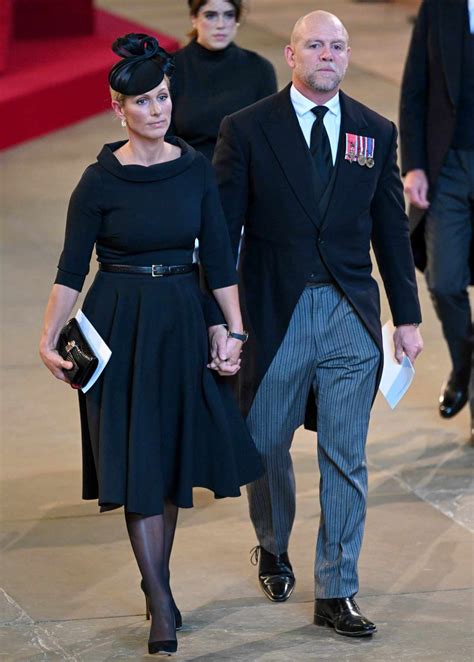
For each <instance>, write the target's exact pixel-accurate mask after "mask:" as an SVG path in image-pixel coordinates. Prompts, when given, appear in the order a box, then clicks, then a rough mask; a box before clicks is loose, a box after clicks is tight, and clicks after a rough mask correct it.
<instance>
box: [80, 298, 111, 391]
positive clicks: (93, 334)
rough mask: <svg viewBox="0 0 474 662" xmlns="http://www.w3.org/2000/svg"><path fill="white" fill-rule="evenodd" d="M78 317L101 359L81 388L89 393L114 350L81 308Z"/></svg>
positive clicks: (94, 350) (93, 348)
mask: <svg viewBox="0 0 474 662" xmlns="http://www.w3.org/2000/svg"><path fill="white" fill-rule="evenodd" d="M76 319H77V323H78V324H79V326H80V328H81V331H82V333H83V334H84V336H85V338H86V340H87V342H88V343H89V345H90V347H91V349H92V351H93V352H94V354H95V355H96V356H97V358H98V360H99V365H98V366H97V368H96V370H95V372H94V374H93V375H92V377H91V378H90V379H89V381H88V382H87V384H86V385H85V386H84V387H83V388H81V391H82V392H83V393H87V391H88V390H89V389H90V388H91V387H92V386H94V384H95V383H96V381H97V380H98V379H99V377H100V375H101V374H102V370H103V369H104V368H105V366H106V365H107V362H108V360H109V359H110V357H111V356H112V351H111V349H110V348H109V346H108V345H107V344H106V343H105V341H104V340H103V339H102V338H101V336H100V335H99V333H98V332H97V331H96V329H94V327H93V326H92V324H91V323H90V322H89V320H88V319H87V317H86V316H85V315H84V313H83V312H82V310H81V309H80V308H79V310H78V311H77V313H76Z"/></svg>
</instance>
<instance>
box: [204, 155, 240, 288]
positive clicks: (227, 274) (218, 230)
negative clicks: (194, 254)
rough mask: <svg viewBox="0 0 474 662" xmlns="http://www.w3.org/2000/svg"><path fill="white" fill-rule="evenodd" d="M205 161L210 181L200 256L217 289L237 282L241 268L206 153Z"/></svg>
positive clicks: (207, 180) (212, 285)
mask: <svg viewBox="0 0 474 662" xmlns="http://www.w3.org/2000/svg"><path fill="white" fill-rule="evenodd" d="M202 161H203V163H204V167H205V176H206V182H205V191H204V196H203V199H202V209H201V212H202V215H201V231H200V234H199V257H200V261H201V264H202V266H203V268H204V273H205V275H206V280H207V283H208V285H209V287H210V289H211V290H217V289H219V288H221V287H228V286H229V285H235V284H236V283H237V271H236V265H235V261H234V258H233V256H232V249H231V245H230V237H229V231H228V229H227V223H226V220H225V217H224V212H223V210H222V206H221V201H220V197H219V191H218V188H217V182H216V179H215V175H214V171H213V169H212V166H211V164H210V163H209V162H208V161H207V159H205V158H204V157H202Z"/></svg>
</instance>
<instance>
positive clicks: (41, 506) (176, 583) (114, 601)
mask: <svg viewBox="0 0 474 662" xmlns="http://www.w3.org/2000/svg"><path fill="white" fill-rule="evenodd" d="M98 4H99V5H101V6H103V7H107V8H110V9H113V10H114V11H117V12H119V13H122V14H123V15H127V16H129V17H131V18H134V19H137V20H140V21H142V22H143V23H144V24H145V25H150V27H158V26H159V27H160V28H161V29H163V30H166V31H168V32H170V33H171V34H174V35H176V36H183V35H184V33H185V31H186V29H187V19H186V15H185V11H184V9H185V4H186V3H185V2H184V1H183V2H182V3H180V4H179V5H178V3H177V2H176V0H160V1H159V2H156V1H155V0H134V2H133V3H131V2H129V1H128V0H101V2H99V3H98ZM181 5H182V6H181ZM314 6H315V5H314V3H312V2H308V1H307V0H294V1H293V2H291V3H287V2H283V0H253V2H252V3H251V9H252V11H251V13H250V15H249V16H248V18H247V20H246V22H245V25H244V26H243V28H242V31H241V33H240V35H239V42H240V43H241V44H242V45H244V46H248V47H250V48H254V49H256V50H259V51H261V52H262V53H264V54H265V55H266V56H267V57H269V58H271V59H272V61H273V62H274V63H275V65H276V66H277V69H278V74H279V80H280V83H281V85H283V84H284V83H285V82H286V81H287V80H288V72H287V70H286V66H285V65H284V62H283V60H282V56H281V50H282V47H283V45H284V44H285V42H286V39H287V36H288V33H289V31H290V27H291V25H292V23H293V22H294V20H295V19H296V18H297V17H298V16H299V15H300V14H303V13H305V12H306V11H309V10H311V9H313V8H314ZM317 6H318V7H321V8H326V9H331V10H332V11H334V12H335V13H338V14H339V15H340V16H341V18H343V20H344V21H345V22H346V24H347V26H348V28H349V31H350V33H351V43H352V46H353V57H352V64H351V69H350V73H349V74H348V77H347V80H346V83H345V86H344V87H345V89H346V91H347V92H349V93H350V94H352V95H355V96H357V97H359V98H360V99H361V100H362V101H364V102H366V103H368V104H370V105H371V106H373V107H374V108H375V109H377V110H378V111H379V112H382V113H384V114H386V115H388V116H389V117H391V118H393V119H395V118H396V108H397V101H398V91H399V79H400V73H401V68H402V66H403V59H404V55H405V50H406V45H407V42H408V38H409V33H410V24H409V22H408V19H409V17H410V15H412V14H413V2H412V1H411V0H410V2H408V1H405V2H404V3H402V4H400V5H398V4H396V3H381V4H377V3H368V4H364V3H360V2H359V3H354V2H350V0H320V2H319V3H318V4H317ZM76 101H77V102H80V99H79V100H76ZM42 102H47V100H41V99H40V100H32V104H33V106H34V103H42ZM33 106H32V107H33ZM120 134H121V130H120V127H119V126H117V123H116V122H115V121H114V120H113V119H112V116H111V115H110V114H108V113H107V114H104V115H101V116H97V117H95V118H92V119H89V120H87V121H84V122H81V123H79V124H76V125H74V126H72V127H69V128H67V129H65V130H62V131H58V132H56V133H54V134H52V135H49V136H47V137H44V138H41V139H39V140H36V141H33V142H31V143H27V144H25V145H22V146H19V147H17V148H14V149H11V150H9V151H6V152H4V153H2V154H1V155H0V175H1V182H2V191H1V195H2V225H1V228H2V246H3V254H2V263H1V264H2V289H1V296H2V309H3V314H2V343H1V349H2V364H3V377H2V379H3V393H2V448H1V452H2V458H1V479H2V480H1V486H2V501H1V503H2V506H1V513H0V515H1V519H2V586H3V590H2V591H1V593H0V609H1V613H0V637H1V642H0V657H1V659H2V660H15V661H16V660H18V661H20V660H29V661H30V660H31V661H36V660H38V661H39V660H78V661H79V660H80V661H87V662H102V661H105V660H120V659H135V660H138V659H142V658H146V657H147V656H146V655H145V650H146V639H147V636H148V634H147V631H148V627H147V623H146V621H145V619H144V604H143V601H142V596H141V594H140V590H139V587H138V581H139V577H138V571H137V569H136V566H135V563H134V561H133V559H132V555H131V551H130V549H129V543H128V541H127V537H126V532H125V527H124V523H123V516H122V515H121V514H120V513H118V512H115V513H110V514H107V515H101V516H99V515H98V514H97V509H96V506H95V505H94V504H93V503H85V502H81V500H80V448H79V443H78V440H79V425H78V414H77V407H76V399H75V397H74V395H73V394H72V392H71V391H70V390H69V389H67V388H65V387H64V385H63V384H61V383H59V382H56V381H55V380H53V379H52V378H51V377H50V375H49V374H48V373H47V372H46V370H45V369H44V368H43V367H42V365H40V362H39V359H38V357H37V341H38V335H39V331H40V328H41V319H42V312H43V308H44V304H45V301H46V299H47V296H48V291H49V288H50V283H51V280H52V278H53V274H54V269H55V265H56V263H57V258H58V255H59V251H60V247H61V243H62V234H63V226H64V214H65V209H66V204H67V198H68V195H69V192H70V191H71V189H72V187H73V186H74V184H75V182H76V181H77V179H78V177H79V176H80V174H81V172H82V170H83V168H84V167H85V165H86V164H87V163H89V162H90V161H91V160H93V158H94V156H95V154H96V153H97V152H98V149H99V146H100V145H101V144H102V143H103V142H106V141H107V142H108V141H111V140H113V139H115V138H117V137H119V136H120ZM419 287H420V293H421V298H422V304H423V310H424V320H425V323H424V325H423V334H424V338H425V342H426V349H425V352H424V353H423V355H422V356H421V357H420V359H419V361H418V362H417V375H416V379H415V383H414V385H413V387H412V388H411V390H410V391H409V393H408V394H407V396H406V397H405V399H404V400H403V401H402V403H401V404H400V406H399V407H398V408H397V409H396V410H395V411H393V412H392V411H391V410H389V408H388V407H387V405H386V404H385V402H384V401H383V400H382V399H381V398H380V397H379V398H377V401H376V404H375V407H374V413H373V417H372V423H371V429H370V435H369V444H368V461H369V465H370V472H371V477H370V499H369V510H368V520H367V532H366V537H365V542H364V548H363V553H362V557H361V562H360V570H361V592H360V600H359V602H360V604H361V606H362V607H363V609H364V611H366V612H367V614H368V615H370V616H371V617H373V618H374V619H375V620H376V621H377V624H378V626H379V633H378V634H377V635H376V636H374V637H373V639H372V640H371V641H357V640H346V639H344V638H341V637H338V636H337V635H334V633H333V632H332V631H330V630H326V629H321V628H316V627H314V626H313V625H311V620H312V619H311V616H312V565H313V554H314V551H313V550H314V538H315V534H316V526H317V519H318V515H319V506H318V498H317V482H318V477H317V467H316V460H315V438H314V436H313V435H312V434H310V433H308V432H305V431H303V430H299V431H298V433H297V435H296V439H295V444H294V450H293V458H294V463H295V468H296V475H297V482H298V502H297V519H296V524H295V529H294V533H293V537H292V543H291V548H290V554H291V558H292V561H293V563H294V567H295V571H296V575H297V588H296V591H295V593H294V596H293V598H292V599H291V601H290V602H288V603H285V604H281V605H278V604H272V603H270V602H268V601H266V600H265V599H264V598H263V596H262V595H261V594H260V593H259V590H258V588H257V585H256V578H255V574H256V573H255V569H254V568H253V567H252V566H251V565H250V563H249V555H248V553H249V550H250V548H251V547H252V546H253V545H254V544H255V541H254V536H253V532H252V530H251V527H250V525H249V522H248V517H247V510H246V501H245V498H242V499H236V500H225V501H218V502H215V501H214V500H213V499H212V498H211V497H210V496H209V494H207V493H206V492H204V491H197V492H196V499H195V505H196V507H195V509H194V510H191V511H182V513H181V515H180V524H179V529H178V533H177V539H176V546H175V552H174V557H173V587H174V592H175V595H176V599H177V601H178V604H179V605H180V607H181V609H182V611H183V615H184V623H185V624H184V628H183V630H182V632H181V634H180V636H179V653H178V659H180V660H181V659H182V660H205V661H206V662H207V661H216V662H221V661H224V660H230V661H232V662H239V661H241V660H242V662H243V661H244V660H245V661H246V662H251V661H257V660H258V661H259V662H280V661H281V662H283V661H285V662H292V661H300V660H301V661H306V660H317V659H321V660H331V661H333V662H344V661H346V660H347V661H349V660H350V661H358V660H364V661H365V660H370V661H374V662H385V661H388V660H420V661H425V660H426V661H428V660H433V661H439V662H467V661H468V660H471V659H473V651H474V642H473V640H472V606H473V594H472V586H473V566H472V561H473V547H472V531H473V529H474V513H473V507H472V503H473V499H472V494H473V486H472V465H473V456H474V449H473V448H471V447H470V446H469V444H468V440H467V433H468V426H469V420H468V413H467V412H466V411H464V412H462V413H461V414H460V415H459V416H458V417H457V418H455V419H454V420H453V421H450V422H445V421H441V420H440V419H439V418H438V416H437V413H436V408H435V404H436V398H437V394H438V389H439V386H440V383H441V382H442V380H443V378H444V377H445V374H446V372H447V370H448V361H447V357H446V352H445V349H444V345H443V342H442V339H441V334H440V327H439V324H438V322H437V321H436V319H435V317H434V315H433V311H432V308H431V305H430V302H429V299H428V297H427V293H426V288H425V285H424V282H423V280H422V279H420V280H419ZM388 316H389V313H388V309H387V306H386V302H385V299H384V301H383V315H382V317H383V320H384V321H385V320H386V319H387V318H388Z"/></svg>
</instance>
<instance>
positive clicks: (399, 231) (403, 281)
mask: <svg viewBox="0 0 474 662" xmlns="http://www.w3.org/2000/svg"><path fill="white" fill-rule="evenodd" d="M371 214H372V219H373V230H372V245H373V248H374V252H375V256H376V258H377V264H378V267H379V271H380V275H381V276H382V280H383V283H384V286H385V291H386V293H387V298H388V302H389V304H390V310H391V311H392V317H393V323H394V324H395V326H400V325H401V324H412V323H414V322H421V311H420V303H419V301H418V292H417V286H416V278H415V266H414V264H413V255H412V252H411V246H410V237H409V229H408V218H407V216H406V214H405V200H404V197H403V185H402V182H401V179H400V171H399V169H398V165H397V129H396V127H395V125H394V124H392V139H391V141H390V147H389V150H388V155H387V157H386V160H385V163H384V167H383V170H382V173H381V176H380V179H379V181H378V184H377V189H376V191H375V195H374V197H373V199H372V204H371Z"/></svg>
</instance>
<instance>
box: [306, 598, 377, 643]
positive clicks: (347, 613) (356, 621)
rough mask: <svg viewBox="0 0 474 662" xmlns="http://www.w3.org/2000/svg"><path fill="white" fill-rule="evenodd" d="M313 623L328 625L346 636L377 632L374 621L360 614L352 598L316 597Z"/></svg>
mask: <svg viewBox="0 0 474 662" xmlns="http://www.w3.org/2000/svg"><path fill="white" fill-rule="evenodd" d="M314 624H315V625H328V626H329V627H332V628H334V630H335V631H336V632H337V634H343V635H344V636H346V637H367V636H369V635H371V634H374V632H377V628H376V626H375V625H374V623H372V621H369V619H368V618H366V617H365V616H364V615H363V614H361V612H360V609H359V607H358V605H357V603H356V601H355V600H354V598H330V599H325V600H322V599H317V600H316V602H315V603H314Z"/></svg>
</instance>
